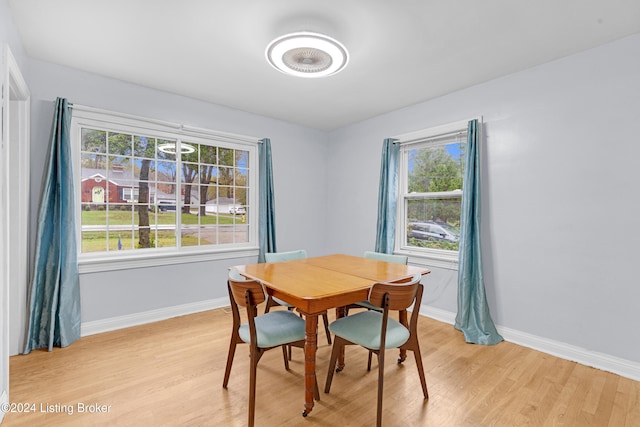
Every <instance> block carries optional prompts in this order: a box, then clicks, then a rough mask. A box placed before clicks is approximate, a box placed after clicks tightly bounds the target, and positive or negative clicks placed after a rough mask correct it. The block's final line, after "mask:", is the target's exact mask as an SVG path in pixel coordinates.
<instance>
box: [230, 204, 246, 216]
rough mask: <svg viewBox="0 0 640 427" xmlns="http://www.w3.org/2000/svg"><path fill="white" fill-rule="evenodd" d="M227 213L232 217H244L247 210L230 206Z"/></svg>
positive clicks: (242, 207)
mask: <svg viewBox="0 0 640 427" xmlns="http://www.w3.org/2000/svg"><path fill="white" fill-rule="evenodd" d="M229 213H230V214H232V215H246V213H247V210H246V209H245V207H244V206H230V207H229Z"/></svg>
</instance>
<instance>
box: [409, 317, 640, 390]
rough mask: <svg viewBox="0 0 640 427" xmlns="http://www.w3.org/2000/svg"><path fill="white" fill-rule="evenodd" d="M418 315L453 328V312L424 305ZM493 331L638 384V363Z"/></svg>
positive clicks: (500, 328)
mask: <svg viewBox="0 0 640 427" xmlns="http://www.w3.org/2000/svg"><path fill="white" fill-rule="evenodd" d="M420 314H421V315H423V316H427V317H430V318H432V319H435V320H438V321H440V322H444V323H449V324H451V325H453V324H454V323H455V320H456V314H455V313H452V312H450V311H446V310H441V309H439V308H434V307H429V306H426V305H422V306H421V307H420ZM496 329H497V330H498V333H499V334H500V335H502V337H503V338H504V339H505V341H509V342H511V343H514V344H518V345H521V346H523V347H528V348H532V349H534V350H538V351H541V352H543V353H547V354H551V355H553V356H556V357H559V358H561V359H566V360H571V361H572V362H577V363H580V364H581V365H586V366H591V367H593V368H596V369H601V370H603V371H607V372H612V373H614V374H617V375H620V376H623V377H626V378H630V379H632V380H635V381H640V363H638V362H633V361H630V360H626V359H621V358H618V357H614V356H610V355H608V354H603V353H598V352H595V351H590V350H587V349H584V348H581V347H576V346H573V345H570V344H566V343H563V342H559V341H554V340H550V339H548V338H542V337H539V336H536V335H531V334H528V333H525V332H521V331H517V330H515V329H511V328H506V327H504V326H499V325H496Z"/></svg>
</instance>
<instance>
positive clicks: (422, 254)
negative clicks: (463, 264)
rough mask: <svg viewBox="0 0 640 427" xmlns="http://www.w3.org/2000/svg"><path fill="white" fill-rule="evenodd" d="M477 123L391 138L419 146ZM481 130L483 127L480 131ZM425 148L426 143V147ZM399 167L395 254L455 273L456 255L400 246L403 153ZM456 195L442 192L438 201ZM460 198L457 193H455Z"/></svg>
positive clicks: (464, 122) (405, 176) (465, 122)
mask: <svg viewBox="0 0 640 427" xmlns="http://www.w3.org/2000/svg"><path fill="white" fill-rule="evenodd" d="M473 119H478V122H480V123H481V122H482V117H481V116H480V117H474V118H470V119H467V120H460V121H456V122H453V123H448V124H445V125H441V126H435V127H432V128H428V129H424V130H420V131H416V132H410V133H405V134H402V135H398V136H395V137H393V139H395V140H396V143H398V144H401V145H407V144H412V145H413V144H415V145H418V144H420V143H421V142H423V141H425V140H428V139H433V138H437V137H438V136H440V135H448V134H451V133H454V132H457V131H462V130H465V129H467V128H468V125H469V121H470V120H473ZM480 129H482V127H480ZM427 144H428V143H427ZM400 155H401V158H400V165H399V170H398V198H397V209H396V232H395V234H396V235H395V247H394V253H396V254H399V255H406V256H407V257H408V258H409V263H410V264H417V265H424V266H428V267H439V268H445V269H449V270H457V269H458V252H456V251H446V250H442V249H429V248H421V249H417V248H413V247H409V246H406V245H404V244H403V242H404V236H403V233H404V232H405V230H406V224H405V216H406V215H405V205H404V200H405V197H404V192H403V190H402V189H404V188H407V179H408V171H407V170H406V162H405V161H403V160H404V159H403V158H402V156H403V152H402V151H401V153H400ZM455 193H456V192H443V193H441V194H440V195H438V197H452V196H455V195H456V194H455ZM457 194H459V193H457Z"/></svg>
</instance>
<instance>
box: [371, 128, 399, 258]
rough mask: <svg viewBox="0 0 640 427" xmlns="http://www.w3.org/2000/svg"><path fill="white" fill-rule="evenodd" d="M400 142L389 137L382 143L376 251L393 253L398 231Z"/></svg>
mask: <svg viewBox="0 0 640 427" xmlns="http://www.w3.org/2000/svg"><path fill="white" fill-rule="evenodd" d="M399 157H400V144H396V143H395V140H394V139H391V138H387V139H385V140H384V142H383V143H382V160H381V161H380V188H379V190H378V191H379V192H378V223H377V228H376V247H375V251H376V252H381V253H385V254H390V253H393V247H394V239H395V232H396V207H397V198H398V166H399V163H398V162H399Z"/></svg>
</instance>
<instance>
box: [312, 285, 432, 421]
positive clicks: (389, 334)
mask: <svg viewBox="0 0 640 427" xmlns="http://www.w3.org/2000/svg"><path fill="white" fill-rule="evenodd" d="M420 279H421V276H420V275H419V274H417V275H415V276H414V277H413V278H412V279H411V281H409V282H405V283H376V284H374V285H373V286H372V287H371V289H370V291H369V299H368V301H369V302H370V303H371V304H373V305H374V306H376V307H381V308H382V312H379V311H376V310H367V311H362V312H359V313H356V314H354V315H351V316H346V317H342V318H340V319H338V320H336V321H335V322H333V323H331V324H330V325H329V329H330V330H331V332H332V333H333V334H334V335H335V337H334V343H333V349H332V351H331V360H330V362H329V371H328V373H327V382H326V384H325V388H324V392H325V393H329V390H330V388H331V382H332V380H333V374H334V372H339V370H336V369H335V367H336V362H337V360H338V356H339V355H340V354H341V353H343V349H344V347H345V346H347V345H360V346H362V347H364V348H366V349H368V350H369V351H370V352H373V353H376V354H377V355H378V404H377V424H376V425H377V426H381V425H382V396H383V384H384V356H385V350H387V349H391V348H400V349H404V350H410V351H413V354H414V356H415V360H416V367H417V368H418V375H419V376H420V383H421V385H422V393H423V395H424V398H425V399H428V398H429V393H428V391H427V383H426V380H425V376H424V368H423V366H422V356H421V354H420V345H419V343H418V334H417V326H418V311H419V310H418V307H420V304H421V302H422V292H423V286H422V284H421V283H420ZM412 304H414V309H413V312H412V313H411V320H410V322H409V327H408V328H407V327H405V326H404V325H402V324H401V323H400V322H398V321H397V320H395V319H393V318H390V317H389V311H392V310H393V311H401V310H406V309H407V308H409V307H410V306H411V305H412Z"/></svg>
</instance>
